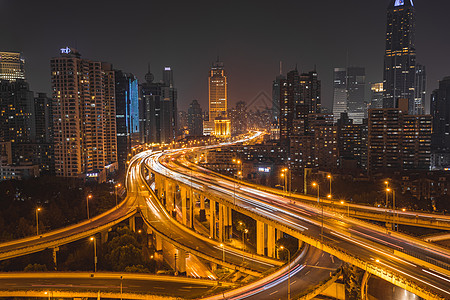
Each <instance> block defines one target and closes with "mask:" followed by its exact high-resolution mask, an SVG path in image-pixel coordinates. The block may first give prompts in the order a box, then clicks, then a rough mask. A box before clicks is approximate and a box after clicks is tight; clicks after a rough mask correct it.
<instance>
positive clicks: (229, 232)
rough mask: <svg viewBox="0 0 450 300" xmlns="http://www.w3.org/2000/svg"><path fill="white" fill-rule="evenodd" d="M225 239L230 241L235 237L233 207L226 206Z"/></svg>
mask: <svg viewBox="0 0 450 300" xmlns="http://www.w3.org/2000/svg"><path fill="white" fill-rule="evenodd" d="M224 212H225V239H226V240H229V239H231V238H232V237H233V214H232V212H233V210H232V209H231V207H226V206H225V210H224Z"/></svg>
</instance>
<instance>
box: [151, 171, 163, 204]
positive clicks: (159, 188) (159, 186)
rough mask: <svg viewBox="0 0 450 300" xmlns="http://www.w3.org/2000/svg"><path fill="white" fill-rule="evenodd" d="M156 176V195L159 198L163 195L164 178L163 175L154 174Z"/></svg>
mask: <svg viewBox="0 0 450 300" xmlns="http://www.w3.org/2000/svg"><path fill="white" fill-rule="evenodd" d="M153 175H154V176H155V194H156V196H158V198H160V197H161V194H162V190H163V189H162V186H163V185H162V178H161V176H157V175H155V174H153Z"/></svg>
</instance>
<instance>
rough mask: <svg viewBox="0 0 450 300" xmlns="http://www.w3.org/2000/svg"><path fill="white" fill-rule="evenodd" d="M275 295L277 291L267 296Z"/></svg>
mask: <svg viewBox="0 0 450 300" xmlns="http://www.w3.org/2000/svg"><path fill="white" fill-rule="evenodd" d="M276 293H278V291H275V292H273V293H272V294H270V295H269V296H272V295H273V294H276Z"/></svg>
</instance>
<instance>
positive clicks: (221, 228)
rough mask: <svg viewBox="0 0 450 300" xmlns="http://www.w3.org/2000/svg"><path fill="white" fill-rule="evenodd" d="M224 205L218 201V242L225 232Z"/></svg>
mask: <svg viewBox="0 0 450 300" xmlns="http://www.w3.org/2000/svg"><path fill="white" fill-rule="evenodd" d="M225 208H226V207H225V206H224V205H223V204H220V203H219V242H223V240H224V238H223V237H224V233H225V230H224V229H225V224H224V219H225V218H224V210H225Z"/></svg>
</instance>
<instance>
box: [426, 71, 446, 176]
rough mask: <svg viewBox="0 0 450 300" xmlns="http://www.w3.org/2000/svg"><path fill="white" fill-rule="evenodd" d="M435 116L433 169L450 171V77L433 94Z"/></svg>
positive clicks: (433, 112)
mask: <svg viewBox="0 0 450 300" xmlns="http://www.w3.org/2000/svg"><path fill="white" fill-rule="evenodd" d="M430 111H431V115H432V116H433V136H432V159H433V162H432V168H433V169H436V170H445V169H447V170H450V76H447V77H445V78H443V79H442V80H441V81H439V88H438V89H436V90H434V91H433V93H432V94H431V105H430Z"/></svg>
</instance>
